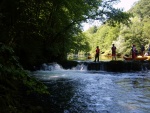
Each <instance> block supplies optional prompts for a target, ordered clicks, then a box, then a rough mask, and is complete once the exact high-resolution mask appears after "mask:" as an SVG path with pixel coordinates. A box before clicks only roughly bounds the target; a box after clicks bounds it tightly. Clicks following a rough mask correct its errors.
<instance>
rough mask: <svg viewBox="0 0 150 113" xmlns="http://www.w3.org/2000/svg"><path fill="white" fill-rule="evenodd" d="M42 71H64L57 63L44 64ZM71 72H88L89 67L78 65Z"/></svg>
mask: <svg viewBox="0 0 150 113" xmlns="http://www.w3.org/2000/svg"><path fill="white" fill-rule="evenodd" d="M41 70H44V71H54V70H64V69H63V67H62V66H61V65H59V64H57V63H56V62H54V63H48V64H46V63H43V64H42V66H41ZM71 70H80V71H83V70H87V66H86V65H84V64H78V65H77V66H76V67H73V68H72V69H71Z"/></svg>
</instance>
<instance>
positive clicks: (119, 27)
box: [84, 0, 150, 54]
mask: <svg viewBox="0 0 150 113" xmlns="http://www.w3.org/2000/svg"><path fill="white" fill-rule="evenodd" d="M143 6H144V7H143ZM149 7H150V3H149V2H148V1H147V0H140V1H139V2H137V3H136V4H135V5H134V6H133V7H132V8H131V9H130V10H129V11H128V13H129V14H132V15H133V17H132V18H130V22H131V23H130V24H118V23H114V24H113V26H114V27H113V26H112V24H111V26H110V23H109V20H108V21H107V22H106V23H105V24H104V25H101V26H100V27H98V28H97V31H96V32H95V33H92V32H91V29H93V27H92V28H90V29H89V30H87V31H86V32H84V34H85V36H86V37H87V39H88V41H89V42H91V41H92V42H91V43H93V44H91V45H92V46H91V47H92V49H91V53H92V52H93V51H94V49H95V47H96V46H97V45H99V46H100V48H101V50H102V51H104V52H105V54H108V53H110V46H111V44H112V43H115V44H116V46H117V52H118V53H122V54H130V51H131V45H132V43H134V44H135V45H136V48H137V49H138V50H139V52H140V47H141V45H142V44H144V45H145V47H146V48H147V47H148V45H149V44H150V19H149V13H150V11H149Z"/></svg>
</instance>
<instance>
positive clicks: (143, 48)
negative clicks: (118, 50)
mask: <svg viewBox="0 0 150 113" xmlns="http://www.w3.org/2000/svg"><path fill="white" fill-rule="evenodd" d="M140 51H141V53H138V51H137V49H136V46H135V45H134V44H133V45H132V49H131V54H132V59H135V58H136V57H137V55H139V54H140V55H141V56H142V57H143V56H150V45H149V47H148V51H147V52H145V51H146V50H145V46H144V45H143V44H142V45H141V50H140Z"/></svg>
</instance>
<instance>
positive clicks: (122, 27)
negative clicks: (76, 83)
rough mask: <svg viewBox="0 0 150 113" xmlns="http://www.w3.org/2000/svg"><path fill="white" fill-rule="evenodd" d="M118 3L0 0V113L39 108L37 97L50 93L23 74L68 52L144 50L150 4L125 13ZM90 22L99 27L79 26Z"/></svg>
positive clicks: (106, 0) (144, 1) (140, 4)
mask: <svg viewBox="0 0 150 113" xmlns="http://www.w3.org/2000/svg"><path fill="white" fill-rule="evenodd" d="M118 2H119V1H118V0H1V1H0V28H1V29H0V92H1V93H0V103H1V106H0V111H1V112H2V113H6V112H11V113H13V112H14V113H20V112H21V113H27V112H32V113H34V112H35V113H37V111H38V110H39V109H42V108H41V107H40V108H39V106H36V105H35V104H36V102H35V101H38V102H39V101H40V99H41V98H38V99H37V98H36V97H39V96H40V97H41V95H49V94H50V92H48V91H47V87H46V86H45V85H44V84H42V83H41V82H39V81H37V80H35V79H34V78H32V77H31V76H30V72H29V71H27V70H32V69H33V67H34V66H37V65H41V64H42V63H50V62H54V61H55V62H57V61H64V60H67V54H69V53H78V52H80V51H83V52H86V53H92V52H93V51H95V47H96V46H97V45H99V46H100V48H101V51H102V52H104V53H109V52H110V46H111V45H112V43H114V44H116V46H117V52H118V53H121V54H124V53H129V51H130V46H131V43H135V44H136V45H137V47H138V48H139V47H140V45H141V44H144V45H145V46H146V47H148V45H149V43H150V42H149V39H150V35H149V33H150V32H149V30H150V29H149V27H150V24H149V23H150V19H149V15H150V14H149V12H150V11H149V7H150V5H149V2H148V1H147V0H140V1H139V2H138V3H136V4H135V5H134V6H133V7H132V8H131V9H130V10H129V11H128V12H123V10H122V9H115V8H113V4H116V3H118ZM143 6H144V7H143ZM93 20H99V21H100V22H101V23H103V24H102V25H101V26H99V27H97V26H94V27H92V28H90V29H89V30H87V31H85V32H83V26H82V23H83V22H87V21H93ZM33 96H34V97H35V98H34V99H33V98H32V99H31V97H33ZM25 97H26V98H25ZM28 99H29V100H28ZM41 100H42V99H41ZM22 101H23V103H22ZM33 101H34V103H33ZM39 103H40V102H39ZM41 104H42V102H41ZM42 107H43V106H42ZM26 108H28V109H26ZM43 109H44V108H43ZM35 110H37V111H35Z"/></svg>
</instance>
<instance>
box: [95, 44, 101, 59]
mask: <svg viewBox="0 0 150 113" xmlns="http://www.w3.org/2000/svg"><path fill="white" fill-rule="evenodd" d="M99 54H100V49H99V46H97V47H96V54H95V60H94V62H96V61H97V62H99Z"/></svg>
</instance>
